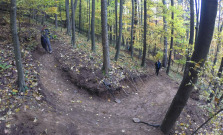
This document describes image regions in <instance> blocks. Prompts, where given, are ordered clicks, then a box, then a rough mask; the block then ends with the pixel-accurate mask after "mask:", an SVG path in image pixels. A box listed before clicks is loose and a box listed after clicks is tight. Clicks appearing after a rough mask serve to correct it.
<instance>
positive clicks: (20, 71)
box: [10, 0, 26, 92]
mask: <svg viewBox="0 0 223 135" xmlns="http://www.w3.org/2000/svg"><path fill="white" fill-rule="evenodd" d="M16 10H17V7H16V0H11V10H10V25H11V33H12V42H13V47H14V53H15V61H16V69H17V71H18V72H17V73H18V87H19V91H21V92H22V91H24V90H25V89H26V85H25V79H24V73H23V68H22V59H21V51H20V43H19V37H18V32H17V26H16Z"/></svg>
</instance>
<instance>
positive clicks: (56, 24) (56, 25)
mask: <svg viewBox="0 0 223 135" xmlns="http://www.w3.org/2000/svg"><path fill="white" fill-rule="evenodd" d="M56 2H57V1H56ZM55 7H57V4H56V5H55ZM57 22H58V21H57V14H55V28H56V29H57V27H58V23H57Z"/></svg>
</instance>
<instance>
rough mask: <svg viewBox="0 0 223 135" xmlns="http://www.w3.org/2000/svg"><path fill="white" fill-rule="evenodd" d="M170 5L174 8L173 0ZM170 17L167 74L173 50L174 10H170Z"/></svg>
mask: <svg viewBox="0 0 223 135" xmlns="http://www.w3.org/2000/svg"><path fill="white" fill-rule="evenodd" d="M171 6H172V7H173V8H174V1H173V0H171ZM172 10H173V9H172ZM171 19H172V28H171V41H170V54H169V61H168V66H167V70H166V74H169V71H170V63H171V57H172V52H173V34H174V11H172V16H171Z"/></svg>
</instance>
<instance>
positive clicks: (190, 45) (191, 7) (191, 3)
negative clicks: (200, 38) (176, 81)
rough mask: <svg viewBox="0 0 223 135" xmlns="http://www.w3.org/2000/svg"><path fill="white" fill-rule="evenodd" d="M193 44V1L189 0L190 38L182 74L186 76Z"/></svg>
mask: <svg viewBox="0 0 223 135" xmlns="http://www.w3.org/2000/svg"><path fill="white" fill-rule="evenodd" d="M193 44H194V0H190V38H189V47H188V48H187V56H186V65H185V70H184V74H188V71H189V69H188V65H189V61H190V53H191V50H192V46H193Z"/></svg>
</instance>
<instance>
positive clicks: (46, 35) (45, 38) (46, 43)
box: [41, 25, 52, 53]
mask: <svg viewBox="0 0 223 135" xmlns="http://www.w3.org/2000/svg"><path fill="white" fill-rule="evenodd" d="M50 38H52V36H51V35H50V31H49V29H47V26H46V25H44V26H43V28H42V30H41V44H42V46H43V48H44V49H45V50H46V51H47V52H49V53H52V48H51V44H50Z"/></svg>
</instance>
